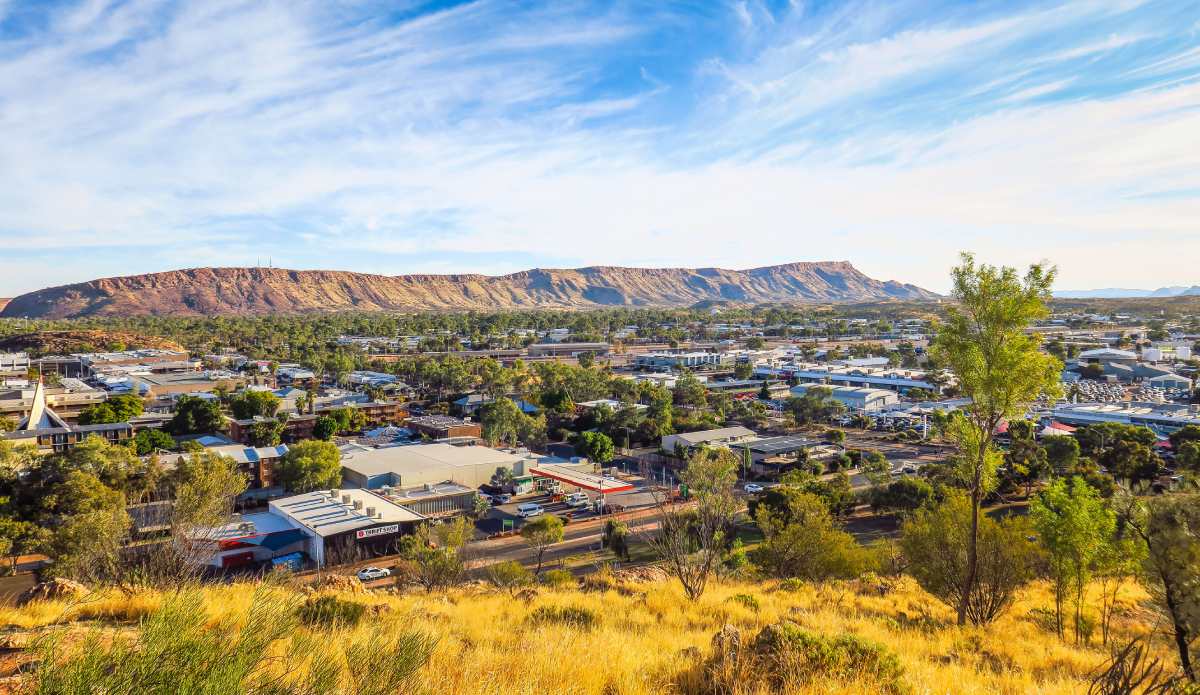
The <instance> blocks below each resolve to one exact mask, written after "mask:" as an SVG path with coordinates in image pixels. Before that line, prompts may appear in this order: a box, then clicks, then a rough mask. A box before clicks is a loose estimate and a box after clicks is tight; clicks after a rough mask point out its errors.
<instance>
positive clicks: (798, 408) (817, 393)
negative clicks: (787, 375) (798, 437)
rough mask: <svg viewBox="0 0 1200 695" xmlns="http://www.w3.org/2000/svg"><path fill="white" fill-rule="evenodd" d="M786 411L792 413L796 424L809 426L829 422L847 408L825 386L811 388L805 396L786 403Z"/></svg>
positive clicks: (788, 400) (790, 399) (793, 398)
mask: <svg viewBox="0 0 1200 695" xmlns="http://www.w3.org/2000/svg"><path fill="white" fill-rule="evenodd" d="M784 409H785V410H786V411H787V412H788V413H791V415H792V417H794V418H795V419H796V423H797V424H800V425H807V424H810V423H816V422H829V421H830V420H831V419H833V418H834V417H836V416H838V415H840V414H841V413H843V412H845V411H846V406H844V405H842V404H841V403H839V402H838V401H836V400H834V398H833V391H832V390H830V389H829V388H827V387H825V386H809V387H808V389H807V390H806V391H805V392H804V395H803V396H798V397H792V398H789V399H787V401H786V402H785V403H784Z"/></svg>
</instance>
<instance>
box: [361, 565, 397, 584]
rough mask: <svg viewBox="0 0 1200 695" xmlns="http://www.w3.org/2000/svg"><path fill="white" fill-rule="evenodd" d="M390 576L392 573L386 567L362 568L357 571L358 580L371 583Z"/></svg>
mask: <svg viewBox="0 0 1200 695" xmlns="http://www.w3.org/2000/svg"><path fill="white" fill-rule="evenodd" d="M390 576H392V571H391V570H389V569H387V568H386V567H364V568H362V569H360V570H359V571H358V580H359V581H361V582H371V581H375V580H376V579H384V578H387V577H390Z"/></svg>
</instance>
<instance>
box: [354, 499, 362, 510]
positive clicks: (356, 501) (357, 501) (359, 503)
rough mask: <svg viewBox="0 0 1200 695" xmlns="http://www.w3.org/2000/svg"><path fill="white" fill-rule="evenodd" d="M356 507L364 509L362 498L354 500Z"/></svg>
mask: <svg viewBox="0 0 1200 695" xmlns="http://www.w3.org/2000/svg"><path fill="white" fill-rule="evenodd" d="M354 508H355V509H356V510H358V509H362V508H363V502H362V500H354Z"/></svg>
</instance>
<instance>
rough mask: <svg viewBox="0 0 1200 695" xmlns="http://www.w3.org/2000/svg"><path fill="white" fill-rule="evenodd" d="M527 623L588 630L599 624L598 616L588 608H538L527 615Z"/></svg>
mask: <svg viewBox="0 0 1200 695" xmlns="http://www.w3.org/2000/svg"><path fill="white" fill-rule="evenodd" d="M529 622H531V623H533V624H534V625H566V626H568V627H574V628H578V629H580V630H590V629H592V628H593V627H596V625H597V624H598V623H599V622H600V616H599V615H597V614H596V612H595V611H593V610H592V609H590V608H582V607H579V606H538V607H537V608H535V609H534V610H533V612H532V613H530V614H529Z"/></svg>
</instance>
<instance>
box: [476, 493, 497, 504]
mask: <svg viewBox="0 0 1200 695" xmlns="http://www.w3.org/2000/svg"><path fill="white" fill-rule="evenodd" d="M475 494H476V495H477V496H478V497H481V498H483V499H484V500H486V501H487V503H488V504H493V505H494V504H496V498H495V497H492V496H491V495H489V494H488V493H486V492H476V493H475Z"/></svg>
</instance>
